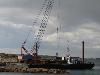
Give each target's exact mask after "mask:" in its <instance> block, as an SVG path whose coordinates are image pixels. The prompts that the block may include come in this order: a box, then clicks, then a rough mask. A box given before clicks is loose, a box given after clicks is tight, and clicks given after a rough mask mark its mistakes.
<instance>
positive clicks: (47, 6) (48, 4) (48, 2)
mask: <svg viewBox="0 0 100 75" xmlns="http://www.w3.org/2000/svg"><path fill="white" fill-rule="evenodd" d="M53 5H54V0H45V1H44V3H43V4H42V8H41V9H40V11H39V13H38V16H37V18H36V20H34V22H33V25H35V24H36V23H37V19H38V17H39V15H40V14H41V13H42V14H43V17H42V19H41V23H40V26H39V29H38V33H37V35H36V41H35V42H34V43H33V46H32V49H31V51H29V50H28V49H26V48H25V44H26V43H27V39H25V41H24V42H23V43H22V46H21V55H23V51H24V52H25V53H27V54H29V55H32V56H38V49H39V48H40V43H41V40H42V37H43V36H44V32H45V30H46V27H47V23H48V20H49V17H50V14H51V10H52V8H53ZM28 36H29V35H28ZM27 38H28V37H27Z"/></svg>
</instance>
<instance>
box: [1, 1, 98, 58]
mask: <svg viewBox="0 0 100 75" xmlns="http://www.w3.org/2000/svg"><path fill="white" fill-rule="evenodd" d="M43 1H44V0H0V48H1V49H4V50H5V48H8V49H7V50H9V51H10V49H15V50H17V49H18V48H20V46H21V44H22V42H23V41H24V40H25V38H26V37H27V34H28V33H29V32H30V30H33V31H32V32H31V35H30V36H29V39H28V41H27V42H28V43H27V44H28V45H29V46H28V47H31V46H32V45H33V42H34V40H35V38H34V36H35V35H36V33H35V32H37V31H38V27H39V26H40V22H41V17H42V16H43V14H41V15H40V17H39V19H38V23H37V24H36V25H35V26H34V27H33V22H34V20H35V19H36V16H37V14H38V13H37V12H39V9H40V8H41V6H42V3H43ZM57 2H58V1H56V0H55V5H54V8H53V10H52V14H51V16H50V19H49V22H48V26H47V28H46V32H45V34H44V37H43V40H42V43H41V44H40V45H41V47H40V49H39V51H40V54H49V55H50V54H51V55H55V53H56V52H57V51H58V52H59V55H63V52H64V51H65V50H66V46H67V44H68V42H67V41H69V43H70V46H71V54H72V56H77V55H78V56H81V54H80V52H81V51H80V49H81V41H83V40H84V41H85V47H86V50H87V51H86V52H87V53H86V54H87V57H92V55H93V53H94V56H93V57H99V54H100V50H99V49H100V47H99V45H100V43H99V41H100V33H99V32H100V16H99V13H100V10H99V8H100V1H99V0H95V1H94V0H61V1H60V2H59V3H57ZM58 5H59V6H58ZM57 27H59V33H58V35H59V42H57V31H56V30H57ZM30 41H31V42H30ZM57 43H59V49H58V50H57ZM28 47H27V48H28ZM1 49H0V51H1ZM7 50H5V52H6V51H7ZM15 50H14V52H15V53H16V51H15ZM9 51H8V52H9ZM12 51H13V50H12ZM1 52H2V51H1ZM91 54H92V55H91Z"/></svg>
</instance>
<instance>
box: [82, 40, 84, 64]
mask: <svg viewBox="0 0 100 75" xmlns="http://www.w3.org/2000/svg"><path fill="white" fill-rule="evenodd" d="M82 63H84V41H82Z"/></svg>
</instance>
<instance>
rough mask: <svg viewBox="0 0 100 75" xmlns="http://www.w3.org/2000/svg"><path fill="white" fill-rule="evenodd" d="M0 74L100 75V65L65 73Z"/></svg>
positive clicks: (15, 74)
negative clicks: (90, 68)
mask: <svg viewBox="0 0 100 75" xmlns="http://www.w3.org/2000/svg"><path fill="white" fill-rule="evenodd" d="M0 75H100V66H95V67H94V68H93V69H92V70H67V71H66V73H63V74H51V73H17V72H0Z"/></svg>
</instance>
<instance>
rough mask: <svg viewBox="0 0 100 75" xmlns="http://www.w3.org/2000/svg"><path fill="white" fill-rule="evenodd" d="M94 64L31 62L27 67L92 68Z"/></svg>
mask: <svg viewBox="0 0 100 75" xmlns="http://www.w3.org/2000/svg"><path fill="white" fill-rule="evenodd" d="M93 67H94V64H91V63H86V64H31V65H29V68H47V69H92V68H93Z"/></svg>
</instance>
